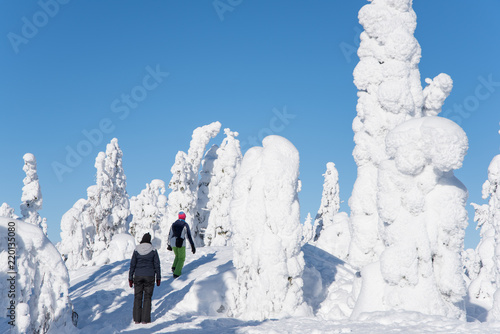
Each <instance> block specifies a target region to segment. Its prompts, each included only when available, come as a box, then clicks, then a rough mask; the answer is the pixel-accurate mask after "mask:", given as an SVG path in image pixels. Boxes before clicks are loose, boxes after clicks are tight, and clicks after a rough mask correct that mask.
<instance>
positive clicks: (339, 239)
mask: <svg viewBox="0 0 500 334" xmlns="http://www.w3.org/2000/svg"><path fill="white" fill-rule="evenodd" d="M349 225H350V220H349V216H348V215H347V213H345V212H338V213H337V214H335V215H334V216H333V219H332V221H331V222H329V223H328V224H325V225H324V226H323V231H322V232H321V235H320V236H319V238H318V240H317V241H316V243H315V245H316V247H318V248H321V249H322V250H324V251H326V252H328V253H330V254H332V255H333V256H336V257H338V258H339V259H341V260H343V261H345V260H346V259H347V255H348V252H349V245H350V243H351V231H350V226H349Z"/></svg>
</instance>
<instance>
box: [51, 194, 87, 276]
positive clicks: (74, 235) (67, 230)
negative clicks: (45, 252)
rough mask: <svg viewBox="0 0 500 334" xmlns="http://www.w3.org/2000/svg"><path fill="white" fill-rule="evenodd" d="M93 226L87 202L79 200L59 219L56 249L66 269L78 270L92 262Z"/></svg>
mask: <svg viewBox="0 0 500 334" xmlns="http://www.w3.org/2000/svg"><path fill="white" fill-rule="evenodd" d="M94 238H95V226H94V224H93V222H92V220H91V218H90V215H89V211H88V206H87V200H86V199H83V198H82V199H79V200H78V201H77V202H76V203H75V204H74V205H73V207H72V208H71V209H69V210H68V211H67V212H66V213H65V214H64V215H63V216H62V219H61V242H59V243H58V244H57V249H58V250H59V252H60V253H61V255H62V257H63V259H64V260H65V263H66V267H68V269H70V270H73V269H78V268H80V267H82V266H84V265H86V264H87V263H89V262H90V261H91V260H92V254H93V248H92V246H93V244H94Z"/></svg>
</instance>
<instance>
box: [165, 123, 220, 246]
mask: <svg viewBox="0 0 500 334" xmlns="http://www.w3.org/2000/svg"><path fill="white" fill-rule="evenodd" d="M220 127H221V124H220V123H219V122H213V123H211V124H208V125H204V126H201V127H199V128H196V129H195V130H194V131H193V135H192V137H191V138H192V139H191V142H190V144H189V150H188V153H187V154H186V153H185V152H183V151H179V152H178V153H177V155H176V156H175V162H174V165H173V166H172V168H171V169H170V171H171V172H172V179H171V180H170V182H169V184H168V187H169V188H170V189H172V191H171V192H170V194H169V195H168V207H167V220H166V226H165V227H162V229H163V230H164V231H167V232H166V233H168V230H169V229H170V225H171V224H172V223H173V222H174V221H175V220H177V214H178V213H179V211H184V212H185V213H186V222H187V223H188V224H190V225H191V229H192V230H196V228H193V225H194V223H195V222H194V221H193V218H194V217H195V213H194V211H195V208H196V204H197V196H198V179H199V176H198V174H199V171H200V164H201V160H202V158H203V154H204V153H205V147H206V146H207V144H208V142H209V141H210V139H211V138H213V137H215V136H216V135H217V134H218V133H219V131H220ZM164 233H165V232H164ZM193 234H194V233H193ZM193 237H195V238H197V235H193Z"/></svg>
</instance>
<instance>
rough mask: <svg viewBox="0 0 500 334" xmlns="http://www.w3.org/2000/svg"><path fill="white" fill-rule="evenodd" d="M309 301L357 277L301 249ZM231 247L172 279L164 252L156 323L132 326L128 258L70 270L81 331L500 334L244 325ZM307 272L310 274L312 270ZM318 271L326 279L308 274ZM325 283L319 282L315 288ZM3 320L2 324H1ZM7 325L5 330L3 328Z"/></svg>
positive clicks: (492, 328) (401, 321)
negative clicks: (234, 311) (235, 306)
mask: <svg viewBox="0 0 500 334" xmlns="http://www.w3.org/2000/svg"><path fill="white" fill-rule="evenodd" d="M303 251H304V259H305V262H306V270H305V273H304V299H305V300H306V302H307V303H308V304H310V305H311V306H312V308H313V310H314V311H315V312H316V311H317V310H318V307H319V305H320V304H321V303H322V302H323V301H324V299H325V298H326V290H327V289H328V287H329V286H330V284H331V283H332V282H333V280H338V279H346V278H349V276H352V275H353V274H354V272H353V271H352V270H351V269H350V268H349V267H348V266H347V265H344V263H343V262H342V261H340V260H338V259H337V258H335V257H333V256H332V255H330V254H328V253H326V252H324V251H322V250H320V249H318V248H316V247H314V246H311V245H306V246H304V247H303ZM232 255H233V250H232V248H231V247H203V248H200V249H199V250H198V251H197V253H196V254H195V255H193V254H191V253H189V254H187V259H186V265H185V267H184V270H183V275H182V276H181V277H180V278H178V279H176V280H173V278H172V274H171V272H170V266H171V264H172V260H173V254H172V253H171V252H165V253H163V252H160V260H161V266H162V283H161V285H160V287H155V290H154V294H153V305H152V322H151V323H150V324H147V325H142V324H141V325H136V324H134V323H133V321H132V305H133V288H129V286H128V281H127V275H128V269H129V261H128V260H123V261H118V262H114V263H112V264H108V265H104V266H94V267H83V268H81V269H78V270H75V271H70V278H71V288H70V296H71V299H72V301H73V304H74V308H75V311H77V312H78V314H79V321H78V328H80V329H81V332H83V333H93V334H98V333H103V334H104V333H105V334H110V333H170V332H176V333H486V332H488V333H500V323H495V322H492V323H479V322H468V323H466V322H462V321H458V320H451V319H448V318H445V317H437V316H424V315H422V314H420V313H417V312H391V313H373V314H366V315H364V316H362V317H361V319H359V320H357V321H349V320H341V321H331V320H324V319H323V318H322V317H320V316H319V315H318V316H316V317H307V318H288V319H281V320H272V319H271V320H265V321H241V320H238V319H235V318H231V317H228V316H227V315H226V310H227V306H226V303H225V294H226V292H227V291H228V287H229V286H230V285H231V284H233V282H234V280H235V269H234V267H233V264H232ZM307 268H309V270H308V269H307ZM311 268H314V269H315V270H317V272H318V273H319V274H320V275H321V281H320V280H319V279H318V277H317V276H315V275H313V274H311V272H313V271H312V269H311ZM318 282H321V284H318ZM4 323H5V322H4ZM1 328H5V327H1Z"/></svg>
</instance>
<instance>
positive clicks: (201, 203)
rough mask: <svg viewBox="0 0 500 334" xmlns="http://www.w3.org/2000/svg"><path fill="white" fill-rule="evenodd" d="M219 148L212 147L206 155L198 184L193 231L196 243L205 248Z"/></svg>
mask: <svg viewBox="0 0 500 334" xmlns="http://www.w3.org/2000/svg"><path fill="white" fill-rule="evenodd" d="M218 149H219V146H217V145H212V147H211V148H210V149H209V150H208V151H207V153H205V157H204V158H203V160H202V162H201V166H202V167H201V171H200V181H199V182H198V196H197V197H198V198H197V202H196V209H195V216H194V224H193V227H194V228H195V231H192V233H193V235H195V239H194V242H195V244H196V245H198V246H204V245H205V243H204V240H203V238H204V235H205V230H206V228H207V225H208V218H209V216H210V214H211V212H210V211H209V209H208V202H209V200H210V199H209V186H210V183H211V182H212V176H213V174H214V172H213V169H214V162H215V160H216V159H217V150H218Z"/></svg>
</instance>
